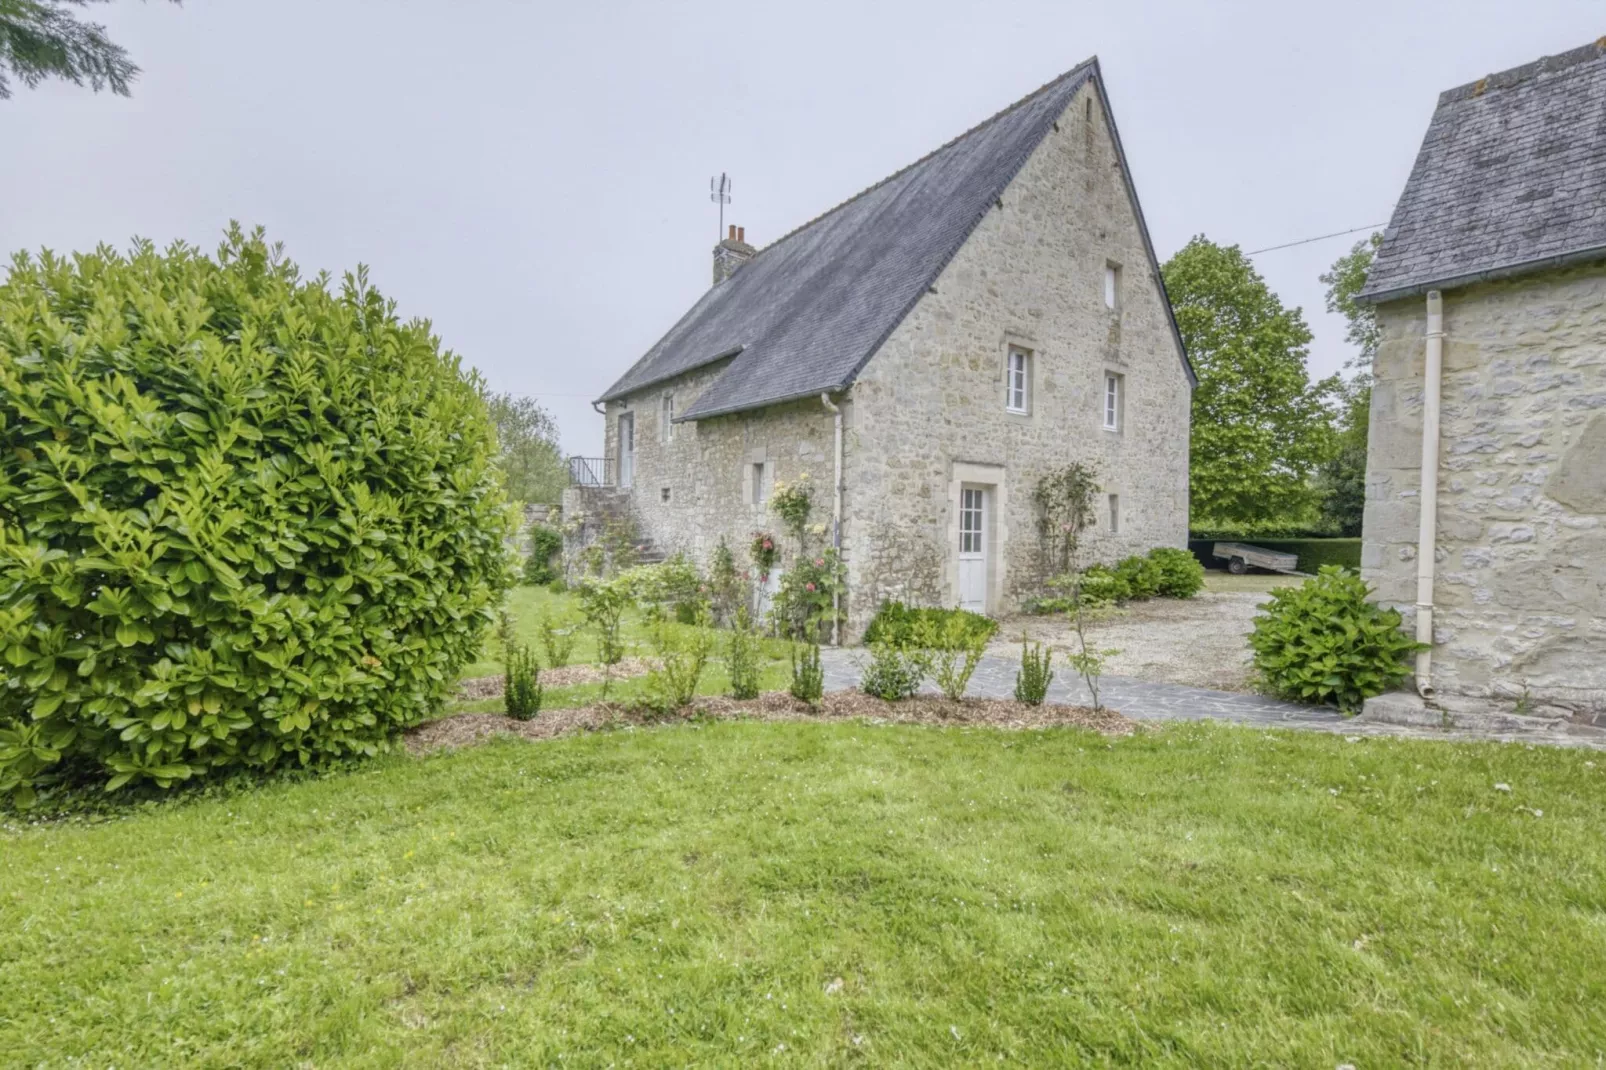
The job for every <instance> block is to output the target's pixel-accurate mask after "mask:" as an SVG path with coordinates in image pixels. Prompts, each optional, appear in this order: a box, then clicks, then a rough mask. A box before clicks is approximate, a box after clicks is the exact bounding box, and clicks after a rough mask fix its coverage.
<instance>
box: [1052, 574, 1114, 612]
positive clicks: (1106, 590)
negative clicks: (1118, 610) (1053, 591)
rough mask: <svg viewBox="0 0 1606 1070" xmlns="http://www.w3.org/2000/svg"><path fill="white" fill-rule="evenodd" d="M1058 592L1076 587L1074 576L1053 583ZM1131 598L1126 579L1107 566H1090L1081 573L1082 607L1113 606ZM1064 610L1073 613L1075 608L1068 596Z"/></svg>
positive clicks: (1061, 578) (1058, 579)
mask: <svg viewBox="0 0 1606 1070" xmlns="http://www.w3.org/2000/svg"><path fill="white" fill-rule="evenodd" d="M1053 585H1054V586H1056V587H1057V588H1058V589H1060V590H1065V591H1070V590H1071V589H1072V588H1074V587H1075V586H1076V582H1075V577H1074V576H1070V575H1067V576H1061V577H1058V578H1056V579H1055V580H1054V581H1053ZM1131 597H1132V585H1131V584H1130V583H1129V582H1127V578H1126V577H1125V576H1123V575H1121V574H1120V573H1119V572H1117V571H1115V570H1114V569H1112V568H1110V567H1109V566H1107V565H1090V566H1089V567H1088V568H1086V569H1084V570H1083V571H1082V576H1081V599H1082V605H1083V606H1084V607H1092V606H1106V605H1113V604H1114V603H1116V602H1125V601H1128V600H1129V599H1131ZM1066 600H1067V604H1066V609H1067V611H1072V612H1074V611H1075V609H1076V606H1075V604H1074V600H1073V599H1072V598H1071V596H1070V595H1069V594H1067V595H1066Z"/></svg>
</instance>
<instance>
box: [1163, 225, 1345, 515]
mask: <svg viewBox="0 0 1606 1070" xmlns="http://www.w3.org/2000/svg"><path fill="white" fill-rule="evenodd" d="M1162 271H1163V274H1164V276H1165V284H1166V290H1167V291H1168V292H1169V294H1170V296H1171V304H1172V307H1173V309H1174V311H1175V313H1176V318H1177V328H1178V330H1180V331H1181V333H1182V340H1183V343H1184V344H1185V345H1186V346H1187V348H1188V356H1189V357H1190V358H1191V359H1192V361H1193V366H1194V370H1195V371H1196V372H1197V373H1198V375H1199V386H1198V388H1197V389H1196V390H1195V391H1194V394H1193V440H1192V444H1191V449H1192V457H1191V461H1190V465H1189V469H1190V479H1189V489H1190V492H1191V494H1192V511H1193V516H1192V522H1193V526H1194V527H1196V528H1200V527H1249V526H1254V525H1259V524H1266V523H1275V522H1277V521H1284V522H1297V518H1298V517H1300V516H1301V515H1309V514H1310V512H1311V511H1312V510H1313V509H1314V507H1315V506H1316V505H1317V503H1318V501H1319V495H1318V493H1317V491H1316V489H1315V488H1314V487H1313V486H1312V484H1311V477H1312V475H1313V474H1314V473H1315V472H1316V469H1317V467H1318V466H1319V465H1320V464H1321V463H1322V462H1323V461H1325V460H1326V459H1327V458H1328V457H1329V455H1330V454H1331V452H1332V432H1331V427H1330V423H1329V418H1330V412H1329V410H1328V407H1327V401H1328V399H1329V398H1330V397H1331V396H1332V395H1333V394H1334V392H1335V391H1336V390H1337V388H1338V385H1339V384H1338V380H1337V378H1336V377H1335V378H1333V379H1325V380H1322V381H1321V382H1318V383H1312V382H1311V381H1310V375H1309V373H1308V372H1307V371H1306V368H1305V361H1306V357H1307V355H1308V352H1307V347H1308V346H1309V344H1310V339H1311V334H1310V328H1308V327H1307V326H1306V325H1305V318H1304V316H1303V315H1302V314H1301V313H1300V310H1299V309H1297V308H1294V309H1287V308H1284V307H1283V305H1282V302H1281V301H1279V300H1278V299H1277V295H1276V294H1274V293H1272V292H1271V290H1270V289H1268V288H1267V286H1266V283H1265V280H1264V279H1262V278H1261V277H1260V275H1259V274H1258V273H1257V272H1256V271H1255V269H1254V266H1253V265H1252V264H1251V263H1250V262H1249V260H1248V259H1247V258H1246V257H1245V256H1244V254H1243V252H1242V251H1240V250H1239V248H1238V247H1237V246H1236V245H1233V246H1220V245H1217V244H1216V243H1214V242H1212V241H1210V240H1209V239H1208V238H1206V237H1204V236H1203V235H1199V236H1197V237H1195V238H1194V239H1193V240H1192V241H1190V242H1188V244H1187V245H1185V246H1183V247H1182V249H1180V250H1178V252H1177V254H1176V255H1175V256H1173V257H1172V258H1171V259H1170V260H1169V261H1168V262H1167V263H1166V265H1165V267H1164V268H1163V269H1162Z"/></svg>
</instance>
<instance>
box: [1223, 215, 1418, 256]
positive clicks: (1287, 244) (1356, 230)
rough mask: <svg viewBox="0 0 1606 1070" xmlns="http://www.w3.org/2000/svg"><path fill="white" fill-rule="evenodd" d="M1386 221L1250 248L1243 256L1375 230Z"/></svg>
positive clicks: (1384, 224) (1257, 254)
mask: <svg viewBox="0 0 1606 1070" xmlns="http://www.w3.org/2000/svg"><path fill="white" fill-rule="evenodd" d="M1387 225H1388V224H1386V223H1368V224H1367V225H1366V226H1364V227H1351V228H1349V229H1348V230H1335V231H1333V233H1331V234H1318V235H1316V237H1314V238H1301V239H1299V240H1298V241H1286V242H1283V243H1282V244H1281V245H1268V246H1266V247H1265V248H1264V249H1251V250H1250V251H1249V252H1247V253H1245V254H1244V255H1245V256H1259V255H1260V254H1261V253H1272V252H1276V251H1277V250H1278V249H1292V248H1293V247H1294V246H1296V245H1309V244H1310V243H1311V242H1313V241H1326V240H1327V239H1328V238H1342V237H1343V236H1344V235H1346V234H1357V233H1359V232H1360V231H1363V230H1377V229H1378V228H1379V227H1384V226H1387Z"/></svg>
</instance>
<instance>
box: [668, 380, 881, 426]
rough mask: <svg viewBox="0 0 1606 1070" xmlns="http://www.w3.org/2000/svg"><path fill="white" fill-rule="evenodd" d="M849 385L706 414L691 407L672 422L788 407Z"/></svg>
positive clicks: (826, 387)
mask: <svg viewBox="0 0 1606 1070" xmlns="http://www.w3.org/2000/svg"><path fill="white" fill-rule="evenodd" d="M851 385H852V382H851V381H850V382H846V383H837V384H835V385H834V386H817V387H813V388H811V389H809V390H800V391H798V392H797V393H795V394H788V395H786V396H785V397H779V398H766V399H764V400H763V401H755V402H752V403H751V404H737V405H725V406H723V407H721V408H718V409H711V410H709V411H707V412H698V411H697V406H695V405H693V406H692V407H691V408H690V409H688V410H686V412H685V413H684V414H682V415H680V416H676V417H675V418H674V420H673V422H674V423H677V424H679V423H696V422H697V421H698V420H712V419H713V418H714V417H716V416H734V415H735V414H736V413H739V412H753V411H755V410H757V409H767V408H769V407H770V406H772V405H788V404H791V403H792V402H794V401H803V400H805V399H807V398H815V397H819V396H820V395H821V394H840V393H841V392H842V391H844V390H846V389H847V388H848V387H849V386H851Z"/></svg>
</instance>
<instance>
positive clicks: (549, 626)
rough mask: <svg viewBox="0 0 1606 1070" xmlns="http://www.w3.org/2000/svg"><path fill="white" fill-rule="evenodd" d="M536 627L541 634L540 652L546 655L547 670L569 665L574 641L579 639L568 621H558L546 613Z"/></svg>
mask: <svg viewBox="0 0 1606 1070" xmlns="http://www.w3.org/2000/svg"><path fill="white" fill-rule="evenodd" d="M560 624H561V625H562V626H561V627H560ZM538 627H539V629H540V633H541V651H542V653H544V654H546V665H547V668H549V669H556V668H559V667H561V666H564V665H567V664H569V656H570V655H571V654H573V653H574V643H575V640H576V639H578V638H579V636H578V635H577V634H576V628H575V626H574V625H573V624H572V623H571V622H569V621H560V620H559V619H558V618H557V617H555V616H554V615H553V614H551V613H548V614H547V615H546V616H544V617H542V618H541V623H540V625H539V626H538Z"/></svg>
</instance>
